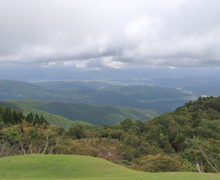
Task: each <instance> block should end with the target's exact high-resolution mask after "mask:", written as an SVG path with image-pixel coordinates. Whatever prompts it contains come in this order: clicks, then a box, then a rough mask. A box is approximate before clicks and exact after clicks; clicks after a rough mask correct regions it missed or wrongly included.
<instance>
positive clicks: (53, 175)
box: [0, 155, 220, 180]
mask: <svg viewBox="0 0 220 180" xmlns="http://www.w3.org/2000/svg"><path fill="white" fill-rule="evenodd" d="M0 164H1V168H0V174H1V179H21V178H22V179H33V180H34V179H41V178H42V179H61V178H62V179H78V180H81V179H87V180H90V179H118V180H121V179H126V180H130V179H132V180H133V179H138V180H139V179H163V180H176V179H178V180H185V179H190V180H196V179H200V180H217V179H219V178H220V176H219V175H218V174H200V173H156V174H153V173H144V172H141V171H134V170H131V169H128V168H125V167H122V166H119V165H117V164H114V163H111V162H109V161H106V160H104V159H101V158H94V157H88V156H70V155H52V156H51V155H50V156H46V155H26V156H14V157H7V158H1V159H0Z"/></svg>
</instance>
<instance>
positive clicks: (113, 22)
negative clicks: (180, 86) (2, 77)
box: [0, 0, 220, 69]
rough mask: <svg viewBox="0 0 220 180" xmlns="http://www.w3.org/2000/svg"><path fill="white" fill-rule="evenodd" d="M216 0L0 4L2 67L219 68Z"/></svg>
mask: <svg viewBox="0 0 220 180" xmlns="http://www.w3.org/2000/svg"><path fill="white" fill-rule="evenodd" d="M219 17H220V1H219V0H193V1H192V0H166V1H164V0H92V1H91V0H80V1H79V0H31V1H30V0H16V1H14V0H0V66H1V67H3V66H17V67H19V66H22V65H25V66H28V65H30V66H37V67H40V68H53V67H56V66H59V67H73V68H79V69H103V68H117V69H119V68H123V67H132V66H146V67H168V68H171V69H172V68H183V67H196V68H200V67H219V66H220V18H219Z"/></svg>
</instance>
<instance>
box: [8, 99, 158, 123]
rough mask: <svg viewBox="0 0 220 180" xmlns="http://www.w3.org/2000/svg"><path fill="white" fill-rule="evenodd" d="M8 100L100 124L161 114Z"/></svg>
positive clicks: (58, 103) (92, 106)
mask: <svg viewBox="0 0 220 180" xmlns="http://www.w3.org/2000/svg"><path fill="white" fill-rule="evenodd" d="M7 102H9V103H12V104H17V106H20V105H23V106H27V107H30V108H32V109H35V111H36V109H37V110H41V111H45V112H48V113H51V114H55V115H58V116H63V117H65V118H67V119H70V120H73V121H79V120H81V121H84V122H87V123H90V124H93V125H99V126H102V125H103V123H108V124H109V125H113V124H116V123H120V122H122V121H123V120H125V119H127V118H130V119H132V120H137V119H140V120H142V121H144V122H145V121H149V120H150V119H152V118H154V117H156V116H157V115H159V114H160V113H159V112H156V111H153V110H140V109H134V108H125V107H118V106H110V105H109V106H105V105H91V104H70V103H64V102H58V101H49V102H45V101H40V100H36V99H17V100H8V101H7ZM39 114H40V113H39ZM48 120H49V119H48Z"/></svg>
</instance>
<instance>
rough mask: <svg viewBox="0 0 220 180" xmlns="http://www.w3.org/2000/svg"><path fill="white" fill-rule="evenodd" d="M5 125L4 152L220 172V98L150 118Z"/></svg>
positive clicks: (157, 168) (142, 167) (135, 166)
mask: <svg viewBox="0 0 220 180" xmlns="http://www.w3.org/2000/svg"><path fill="white" fill-rule="evenodd" d="M40 103H41V102H39V104H40ZM1 129H2V130H1V133H2V136H1V138H2V139H1V143H2V145H1V152H2V153H1V156H9V155H10V154H11V153H12V152H13V153H14V154H20V153H23V154H25V153H26V154H27V153H28V154H31V153H37V152H38V153H42V154H45V153H48V154H61V153H62V154H72V153H74V154H84V155H91V156H98V157H102V158H105V159H108V160H109V161H112V162H115V163H117V164H126V165H127V166H128V167H132V168H133V169H138V170H143V171H149V172H166V171H193V172H198V171H200V172H202V173H203V172H214V173H219V167H220V97H217V98H214V97H207V98H199V99H198V100H197V101H194V102H192V101H190V102H188V103H186V104H185V105H184V106H182V107H179V108H177V109H176V110H175V111H173V112H170V113H165V114H162V115H160V116H158V117H156V118H154V119H152V120H150V121H149V122H143V121H141V120H136V121H132V120H131V119H125V120H124V121H123V122H121V123H117V124H114V125H109V124H107V123H104V124H103V127H99V126H89V125H85V126H84V127H83V126H81V125H74V126H72V127H70V128H69V129H68V130H66V131H65V130H64V129H62V128H59V127H57V126H54V125H47V126H44V125H41V126H34V125H33V124H30V123H27V122H25V121H23V123H22V124H20V125H19V124H18V125H13V126H5V125H3V126H2V127H1ZM22 129H23V131H22ZM18 134H19V136H18ZM18 137H19V138H18ZM27 137H28V138H27ZM11 142H12V143H11ZM19 142H21V143H20V145H19ZM39 142H40V143H39ZM5 147H7V148H8V149H7V150H6V149H5ZM16 147H19V148H20V151H19V149H18V150H16V149H15V148H16ZM21 150H22V151H21ZM109 152H110V153H109ZM109 154H110V155H109Z"/></svg>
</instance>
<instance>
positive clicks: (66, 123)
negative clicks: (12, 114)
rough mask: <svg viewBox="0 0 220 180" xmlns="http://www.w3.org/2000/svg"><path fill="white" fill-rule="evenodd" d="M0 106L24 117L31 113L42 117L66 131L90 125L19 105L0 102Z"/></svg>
mask: <svg viewBox="0 0 220 180" xmlns="http://www.w3.org/2000/svg"><path fill="white" fill-rule="evenodd" d="M0 106H3V107H10V108H11V109H12V110H16V111H21V112H23V113H24V114H25V115H27V114H28V113H30V112H32V113H33V114H38V115H43V116H44V117H45V118H46V120H48V121H49V122H50V124H54V125H57V126H60V127H63V128H65V129H68V128H69V127H71V126H73V125H78V124H81V125H91V124H89V123H86V122H83V121H71V120H69V119H67V118H65V117H62V116H58V115H54V114H51V113H48V112H45V111H41V110H37V109H34V108H31V107H27V106H24V105H21V104H13V103H8V102H6V101H0Z"/></svg>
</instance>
